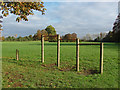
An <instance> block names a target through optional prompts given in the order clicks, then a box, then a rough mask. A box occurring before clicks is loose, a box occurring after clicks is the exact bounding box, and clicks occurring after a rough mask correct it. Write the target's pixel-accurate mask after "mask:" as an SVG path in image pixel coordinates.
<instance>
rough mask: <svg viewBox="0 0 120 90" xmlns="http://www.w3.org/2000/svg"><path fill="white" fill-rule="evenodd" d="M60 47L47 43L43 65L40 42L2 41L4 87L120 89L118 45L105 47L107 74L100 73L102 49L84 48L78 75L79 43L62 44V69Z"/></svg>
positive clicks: (81, 52)
mask: <svg viewBox="0 0 120 90" xmlns="http://www.w3.org/2000/svg"><path fill="white" fill-rule="evenodd" d="M83 43H84V42H83ZM56 44H57V43H56V42H50V43H49V42H45V63H44V64H42V63H41V54H40V53H41V43H40V41H34V42H2V72H3V75H2V77H3V83H2V85H3V88H28V87H29V88H118V45H117V44H115V43H105V45H104V72H103V75H100V74H98V72H99V55H100V46H80V71H79V72H76V65H75V64H76V46H75V43H72V42H62V43H61V50H60V51H61V54H60V56H61V67H60V68H57V66H56V63H57V57H56V56H57V45H56ZM16 49H19V53H20V60H19V61H16V59H15V58H16V57H15V55H16Z"/></svg>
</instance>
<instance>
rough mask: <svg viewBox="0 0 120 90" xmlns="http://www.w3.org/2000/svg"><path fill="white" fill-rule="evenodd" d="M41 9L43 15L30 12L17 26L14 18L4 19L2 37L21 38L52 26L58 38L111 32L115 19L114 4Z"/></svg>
mask: <svg viewBox="0 0 120 90" xmlns="http://www.w3.org/2000/svg"><path fill="white" fill-rule="evenodd" d="M45 5H46V8H47V11H46V15H41V13H39V12H36V11H34V12H35V15H33V16H29V17H28V18H29V21H28V22H25V21H21V22H20V23H17V22H16V21H15V18H16V16H14V15H11V16H9V17H7V18H4V20H3V21H4V23H3V25H4V33H9V35H11V34H12V35H13V34H18V35H20V36H25V35H29V34H34V33H36V31H37V30H38V29H44V28H46V27H47V26H48V25H53V26H54V27H55V29H56V31H57V33H59V34H61V35H63V34H66V33H72V32H76V33H77V34H78V36H79V37H81V36H83V35H85V34H87V33H90V34H92V33H100V32H106V31H109V30H111V29H112V25H113V23H114V21H115V19H116V17H117V3H100V2H99V3H95V2H94V3H93V2H89V3H85V2H83V3H82V2H74V3H73V2H67V3H63V2H61V3H55V2H54V3H53V2H51V3H48V2H47V3H45Z"/></svg>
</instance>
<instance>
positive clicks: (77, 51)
mask: <svg viewBox="0 0 120 90" xmlns="http://www.w3.org/2000/svg"><path fill="white" fill-rule="evenodd" d="M44 37H47V36H43V35H42V36H41V59H42V63H44ZM53 37H56V35H54V36H53ZM60 40H62V39H60V35H57V67H58V68H60ZM79 45H100V73H101V74H103V43H100V44H98V43H85V44H82V43H79V39H78V38H77V39H76V71H79Z"/></svg>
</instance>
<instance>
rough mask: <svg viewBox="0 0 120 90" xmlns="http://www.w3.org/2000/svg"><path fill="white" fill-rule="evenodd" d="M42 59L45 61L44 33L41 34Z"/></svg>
mask: <svg viewBox="0 0 120 90" xmlns="http://www.w3.org/2000/svg"><path fill="white" fill-rule="evenodd" d="M41 59H42V63H44V35H41Z"/></svg>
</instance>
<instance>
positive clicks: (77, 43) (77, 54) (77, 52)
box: [76, 39, 79, 71]
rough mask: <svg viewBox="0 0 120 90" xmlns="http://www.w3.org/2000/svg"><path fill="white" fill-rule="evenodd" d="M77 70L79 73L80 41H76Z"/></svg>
mask: <svg viewBox="0 0 120 90" xmlns="http://www.w3.org/2000/svg"><path fill="white" fill-rule="evenodd" d="M76 70H77V71H79V39H76Z"/></svg>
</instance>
